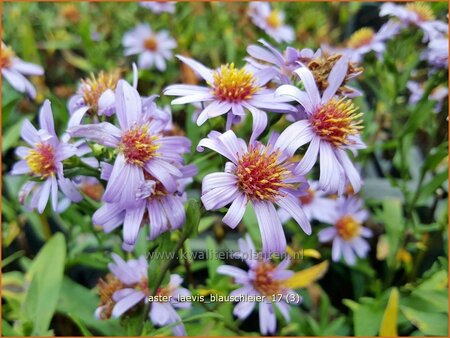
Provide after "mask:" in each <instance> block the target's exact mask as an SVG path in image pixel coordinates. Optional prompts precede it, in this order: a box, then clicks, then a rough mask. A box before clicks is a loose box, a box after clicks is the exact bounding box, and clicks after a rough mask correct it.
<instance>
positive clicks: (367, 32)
mask: <svg viewBox="0 0 450 338" xmlns="http://www.w3.org/2000/svg"><path fill="white" fill-rule="evenodd" d="M374 36H375V32H374V31H373V29H372V28H368V27H364V28H361V29H359V30H357V31H356V32H354V33H353V34H352V36H351V37H350V39H349V40H348V43H347V45H348V47H350V48H359V47H363V46H367V45H368V44H370V43H371V42H372V40H373V38H374Z"/></svg>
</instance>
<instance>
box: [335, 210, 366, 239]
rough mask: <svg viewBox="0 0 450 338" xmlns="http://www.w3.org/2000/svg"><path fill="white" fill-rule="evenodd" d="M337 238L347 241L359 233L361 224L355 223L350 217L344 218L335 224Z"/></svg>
mask: <svg viewBox="0 0 450 338" xmlns="http://www.w3.org/2000/svg"><path fill="white" fill-rule="evenodd" d="M335 227H336V230H337V232H338V234H339V236H340V237H341V238H342V239H344V240H346V241H349V240H351V239H353V238H355V237H357V236H359V234H360V233H361V224H360V223H359V222H357V221H356V220H355V219H354V218H353V217H352V216H349V215H347V216H344V217H342V218H341V219H339V220H338V221H337V222H336V224H335Z"/></svg>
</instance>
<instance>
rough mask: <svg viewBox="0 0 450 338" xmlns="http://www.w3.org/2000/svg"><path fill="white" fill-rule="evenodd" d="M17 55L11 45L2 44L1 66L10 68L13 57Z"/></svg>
mask: <svg viewBox="0 0 450 338" xmlns="http://www.w3.org/2000/svg"><path fill="white" fill-rule="evenodd" d="M14 56H15V54H14V51H13V50H12V49H11V47H7V46H6V45H4V44H3V45H2V58H1V67H2V68H8V67H9V66H11V59H12V58H13V57H14Z"/></svg>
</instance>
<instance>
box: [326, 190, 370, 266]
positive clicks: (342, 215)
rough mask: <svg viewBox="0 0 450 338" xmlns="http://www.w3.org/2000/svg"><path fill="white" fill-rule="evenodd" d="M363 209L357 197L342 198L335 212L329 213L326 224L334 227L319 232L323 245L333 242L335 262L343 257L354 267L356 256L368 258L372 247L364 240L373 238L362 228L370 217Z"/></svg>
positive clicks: (368, 230) (368, 231)
mask: <svg viewBox="0 0 450 338" xmlns="http://www.w3.org/2000/svg"><path fill="white" fill-rule="evenodd" d="M362 207H363V205H362V201H361V200H359V199H357V198H355V197H351V198H340V199H339V200H338V201H337V202H336V205H335V208H334V209H333V212H330V213H328V217H329V219H328V220H326V221H325V222H327V223H329V224H333V226H332V227H328V228H325V229H323V230H321V231H319V233H318V236H319V241H320V242H321V243H325V242H330V241H333V248H332V259H333V261H335V262H338V261H339V260H340V258H341V257H342V256H343V257H344V260H345V261H346V262H347V264H349V265H354V264H355V262H356V256H358V257H360V258H364V257H366V255H367V252H368V251H369V249H370V247H369V244H368V243H367V241H366V240H365V239H364V238H369V237H371V236H372V231H371V230H370V229H368V228H366V227H363V226H362V223H363V222H364V221H365V220H366V219H367V217H368V213H367V211H366V210H364V209H362ZM355 255H356V256H355Z"/></svg>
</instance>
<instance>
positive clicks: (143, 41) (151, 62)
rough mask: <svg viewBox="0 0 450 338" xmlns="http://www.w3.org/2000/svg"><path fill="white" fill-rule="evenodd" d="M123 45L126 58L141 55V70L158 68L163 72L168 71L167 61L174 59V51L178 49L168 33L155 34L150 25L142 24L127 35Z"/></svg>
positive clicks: (163, 31)
mask: <svg viewBox="0 0 450 338" xmlns="http://www.w3.org/2000/svg"><path fill="white" fill-rule="evenodd" d="M122 44H123V46H124V47H125V55H126V56H128V55H135V54H139V59H138V66H139V68H144V69H146V68H152V67H153V66H156V68H157V69H158V70H159V71H161V72H162V71H164V70H166V60H171V59H172V58H173V54H172V49H174V48H176V47H177V43H176V41H175V40H174V39H172V38H171V37H170V35H169V32H168V31H166V30H162V31H159V32H153V31H152V29H151V28H150V26H149V25H148V24H140V25H138V26H137V27H136V28H135V29H133V30H132V31H129V32H127V33H125V35H124V37H123V39H122Z"/></svg>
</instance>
